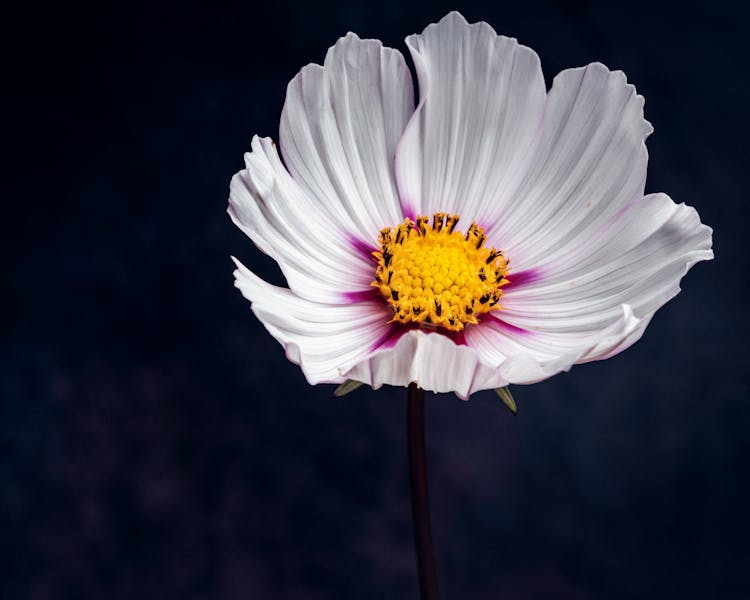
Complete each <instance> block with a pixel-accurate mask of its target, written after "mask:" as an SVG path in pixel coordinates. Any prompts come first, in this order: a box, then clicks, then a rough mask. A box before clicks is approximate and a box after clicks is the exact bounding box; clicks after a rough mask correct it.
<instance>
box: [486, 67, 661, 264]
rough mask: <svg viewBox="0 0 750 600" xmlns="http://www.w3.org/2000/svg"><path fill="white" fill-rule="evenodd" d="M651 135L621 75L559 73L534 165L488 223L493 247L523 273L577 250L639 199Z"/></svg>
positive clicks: (587, 70)
mask: <svg viewBox="0 0 750 600" xmlns="http://www.w3.org/2000/svg"><path fill="white" fill-rule="evenodd" d="M651 131H652V128H651V125H650V124H649V123H648V122H647V121H646V120H644V118H643V98H642V97H641V96H638V95H637V94H636V91H635V88H634V87H633V86H632V85H629V84H628V83H627V80H626V78H625V75H624V74H623V73H622V72H619V71H614V72H612V71H609V70H608V69H607V68H606V67H605V66H604V65H602V64H598V63H594V64H590V65H588V66H587V67H583V68H579V69H570V70H567V71H563V72H562V73H560V74H559V75H558V76H557V77H556V78H555V81H554V84H553V86H552V89H551V90H550V93H549V98H548V101H547V110H546V114H545V121H544V127H543V130H542V133H541V141H540V144H539V146H538V148H537V150H536V154H535V156H534V159H533V162H532V164H531V167H530V169H529V170H528V172H527V173H526V175H525V178H524V181H523V183H522V184H521V186H520V188H519V190H518V191H517V193H516V195H515V197H514V199H513V202H511V203H510V204H508V205H507V206H505V207H503V211H502V213H500V214H499V215H498V218H497V219H496V220H493V223H492V225H491V227H490V232H489V237H490V239H491V241H492V243H493V244H495V245H496V246H497V247H501V248H503V250H505V252H506V255H507V256H509V257H510V259H511V261H512V262H513V264H514V266H515V267H516V268H518V269H522V270H523V269H527V268H530V267H538V266H539V265H540V264H543V263H544V262H545V261H546V260H549V259H550V258H552V257H554V256H555V255H557V254H561V253H564V252H566V251H568V250H569V249H571V248H575V247H577V246H580V244H581V243H582V240H585V239H587V238H588V236H590V235H592V234H593V233H594V232H595V231H597V230H598V229H599V228H600V227H601V226H602V225H603V224H604V223H606V221H607V220H608V219H610V218H611V217H612V216H613V215H614V214H616V213H617V212H618V211H619V210H621V209H622V208H623V207H624V206H625V205H627V204H628V203H629V202H633V201H636V200H638V199H640V198H641V197H642V196H643V187H644V184H645V180H646V164H647V161H648V156H647V152H646V146H645V143H644V140H645V138H646V136H648V135H649V134H650V133H651Z"/></svg>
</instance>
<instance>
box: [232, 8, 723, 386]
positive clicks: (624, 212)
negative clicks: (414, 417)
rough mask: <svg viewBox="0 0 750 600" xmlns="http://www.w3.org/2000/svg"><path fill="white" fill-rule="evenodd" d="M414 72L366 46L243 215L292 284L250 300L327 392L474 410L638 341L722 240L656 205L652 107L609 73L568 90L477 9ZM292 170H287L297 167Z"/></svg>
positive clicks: (302, 118)
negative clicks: (646, 113)
mask: <svg viewBox="0 0 750 600" xmlns="http://www.w3.org/2000/svg"><path fill="white" fill-rule="evenodd" d="M406 42H407V45H408V48H409V51H410V52H411V56H412V58H413V60H414V64H415V67H416V72H417V76H418V83H419V95H420V97H419V103H418V104H417V105H416V107H415V103H414V92H413V86H412V78H411V75H410V72H409V69H408V68H407V66H406V63H405V61H404V58H403V56H402V55H401V54H400V53H399V52H398V51H397V50H393V49H391V48H385V47H383V46H382V44H381V43H380V42H379V41H377V40H362V39H359V38H358V37H357V36H356V35H355V34H353V33H349V34H347V35H346V36H345V37H343V38H341V39H340V40H338V42H337V43H336V45H335V46H333V47H332V48H331V49H330V50H329V51H328V54H327V55H326V58H325V62H324V64H323V66H320V65H316V64H311V65H308V66H306V67H304V68H303V69H302V70H301V71H300V73H299V74H298V75H297V76H296V77H295V78H294V79H293V80H292V81H291V82H290V83H289V86H288V88H287V96H286V103H285V105H284V109H283V111H282V115H281V128H280V147H281V154H282V156H283V160H284V162H283V163H282V160H281V158H280V156H279V152H278V150H277V148H276V146H275V145H274V143H273V142H272V141H271V140H270V139H268V138H258V137H255V138H254V139H253V141H252V152H250V153H248V154H247V155H246V156H245V161H246V168H245V169H244V170H242V171H240V172H239V173H237V174H236V175H235V176H234V178H233V179H232V182H231V193H230V206H229V213H230V215H231V217H232V219H233V221H234V222H235V223H236V224H237V226H238V227H240V228H241V229H242V230H243V231H244V232H245V233H246V234H247V235H248V236H249V237H250V238H251V239H252V240H253V242H254V243H255V244H256V245H257V246H258V248H260V249H261V250H262V251H263V252H265V253H266V254H268V255H270V256H271V257H273V258H274V259H275V260H276V261H277V262H278V263H279V266H280V267H281V270H282V272H283V273H284V275H285V277H286V280H287V282H288V285H289V288H288V289H287V288H282V287H276V286H273V285H270V284H268V283H267V282H265V281H263V280H262V279H260V278H259V277H258V276H256V275H255V274H254V273H253V272H252V271H251V270H249V269H247V268H246V267H245V266H243V265H242V264H241V263H240V262H239V261H236V259H235V262H236V263H237V270H236V271H235V277H236V285H237V287H238V288H239V289H240V290H241V292H242V294H243V295H244V296H245V297H246V298H247V299H248V300H250V302H251V303H252V310H253V312H254V313H255V315H256V316H257V317H258V318H259V319H260V321H261V322H262V323H263V325H264V326H265V327H266V329H267V330H268V331H269V333H271V335H272V336H273V337H275V338H276V339H277V340H278V341H279V342H280V343H281V344H282V345H283V346H284V348H285V349H286V355H287V357H288V358H289V359H290V360H291V361H293V362H294V363H297V364H299V365H300V366H301V368H302V370H303V372H304V374H305V376H306V377H307V379H308V381H309V382H310V383H311V384H317V383H341V382H344V381H346V380H354V381H359V382H364V383H367V384H369V385H371V386H372V387H373V388H378V387H380V386H381V385H383V384H390V385H399V386H405V385H408V384H409V383H410V382H412V381H414V382H417V384H418V385H419V386H420V387H421V388H423V389H426V390H432V391H435V392H449V391H453V392H455V393H456V394H458V395H459V396H460V397H462V398H468V396H469V395H470V394H471V393H472V392H475V391H477V390H482V389H489V388H498V387H502V386H505V385H508V384H510V383H522V384H525V383H534V382H537V381H540V380H543V379H545V378H547V377H550V376H552V375H554V374H556V373H559V372H561V371H565V370H568V369H569V368H570V367H571V366H572V365H574V364H577V363H584V362H588V361H593V360H600V359H604V358H608V357H610V356H613V355H615V354H617V353H619V352H621V351H622V350H624V349H625V348H627V347H629V346H630V345H631V344H633V343H634V342H635V341H637V340H638V339H639V338H640V337H641V335H642V334H643V331H644V329H645V328H646V326H647V325H648V323H649V321H650V320H651V317H652V316H653V314H654V312H655V311H656V310H657V309H658V308H660V307H661V306H662V305H663V304H664V303H666V302H667V301H668V300H669V299H671V298H672V297H674V296H675V295H676V294H677V293H678V292H679V291H680V288H679V282H680V279H681V278H682V277H683V276H684V275H685V273H686V272H687V271H688V269H689V268H690V267H691V266H692V265H694V264H695V263H696V262H698V261H701V260H710V259H711V258H713V253H712V250H711V235H712V232H711V229H710V228H709V227H706V226H705V225H703V224H702V223H701V222H700V218H699V216H698V214H697V212H696V211H695V209H693V208H691V207H689V206H686V205H684V204H679V205H678V204H675V203H674V202H673V201H672V200H671V199H670V198H669V197H668V196H667V195H666V194H663V193H656V194H647V195H644V187H645V181H646V165H647V160H648V157H647V152H646V146H645V139H646V137H647V136H648V135H649V134H650V133H651V132H652V127H651V125H650V124H649V123H648V122H647V121H646V120H644V118H643V98H642V97H641V96H639V95H637V94H636V91H635V88H634V87H633V86H632V85H630V84H628V83H627V80H626V78H625V75H624V74H623V73H622V72H620V71H610V70H609V69H607V67H605V66H604V65H602V64H600V63H592V64H590V65H588V66H586V67H582V68H576V69H568V70H565V71H563V72H561V73H560V74H559V75H557V77H555V80H554V83H553V85H552V87H551V89H550V90H549V92H547V90H546V88H545V84H544V78H543V76H542V71H541V67H540V62H539V58H538V56H537V55H536V53H535V52H534V51H533V50H531V49H530V48H527V47H525V46H522V45H520V44H518V43H517V42H516V40H515V39H512V38H507V37H503V36H498V35H497V34H496V33H495V31H494V30H493V29H492V28H491V27H490V26H489V25H488V24H487V23H474V24H468V23H467V22H466V21H465V20H464V18H463V17H462V16H461V15H460V14H458V13H456V12H453V13H450V14H449V15H447V16H446V17H444V18H443V19H442V20H441V21H440V22H439V23H437V24H432V25H430V26H428V27H427V28H426V29H425V30H424V32H423V33H422V34H421V35H412V36H409V37H408V38H407V40H406ZM285 165H286V167H285Z"/></svg>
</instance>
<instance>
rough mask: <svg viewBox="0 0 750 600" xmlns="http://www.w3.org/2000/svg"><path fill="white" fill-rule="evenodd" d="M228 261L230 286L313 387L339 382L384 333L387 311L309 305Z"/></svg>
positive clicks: (377, 306) (371, 305) (366, 305)
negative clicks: (232, 267)
mask: <svg viewBox="0 0 750 600" xmlns="http://www.w3.org/2000/svg"><path fill="white" fill-rule="evenodd" d="M233 260H234V261H235V263H236V264H237V270H236V271H235V272H234V275H235V285H236V286H237V287H238V288H239V289H240V291H241V292H242V295H243V296H244V297H245V298H247V299H248V300H250V302H251V303H252V310H253V312H254V313H255V315H256V316H257V317H258V319H260V321H261V322H262V323H263V325H264V326H265V327H266V329H267V330H268V332H269V333H270V334H271V335H272V336H273V337H274V338H276V340H277V341H278V342H279V343H280V344H282V346H284V349H285V350H286V354H287V357H288V358H289V360H291V361H292V362H294V363H296V364H299V365H300V366H301V368H302V372H303V373H304V374H305V377H306V378H307V380H308V381H309V382H310V383H311V384H313V385H315V384H317V383H341V382H342V381H344V380H345V379H346V377H344V376H343V375H342V373H343V371H344V370H346V369H349V368H350V367H351V365H353V364H355V363H357V362H358V361H360V360H362V358H364V357H365V356H367V355H369V354H370V352H371V351H372V348H373V347H375V346H376V345H377V343H378V340H380V339H382V338H383V336H384V335H386V333H387V330H388V328H389V325H388V323H387V322H388V319H389V318H390V311H389V310H388V309H387V307H386V306H385V305H383V304H381V303H377V302H358V303H352V304H349V305H331V304H321V303H317V302H311V301H310V300H305V299H303V298H300V297H299V296H297V295H295V294H294V293H293V292H291V291H290V290H288V289H285V288H280V287H276V286H273V285H270V284H268V283H266V282H265V281H263V280H262V279H260V278H259V277H257V276H256V275H255V274H254V273H252V272H251V271H250V270H249V269H247V268H246V267H245V266H243V265H242V264H241V263H240V262H239V261H238V260H236V259H233Z"/></svg>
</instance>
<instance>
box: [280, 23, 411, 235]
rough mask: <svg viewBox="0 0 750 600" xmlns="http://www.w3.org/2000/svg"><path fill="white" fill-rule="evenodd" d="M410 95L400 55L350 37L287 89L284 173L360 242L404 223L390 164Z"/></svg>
mask: <svg viewBox="0 0 750 600" xmlns="http://www.w3.org/2000/svg"><path fill="white" fill-rule="evenodd" d="M413 94H414V92H413V86H412V81H411V75H410V73H409V69H408V68H407V67H406V63H405V61H404V58H403V56H402V55H401V53H400V52H398V51H397V50H393V49H391V48H384V47H383V46H382V45H381V43H380V42H379V41H377V40H360V39H359V38H358V37H357V36H356V35H354V34H353V33H349V34H348V35H347V36H346V37H344V38H341V39H340V40H339V41H338V42H337V43H336V45H335V46H334V47H333V48H331V49H330V50H329V51H328V54H327V55H326V59H325V64H324V66H322V67H321V66H319V65H308V66H307V67H305V68H304V69H302V71H300V73H299V74H298V75H297V76H296V77H295V78H294V79H293V80H292V81H291V82H290V83H289V86H288V88H287V98H286V103H285V104H284V110H283V112H282V115H281V130H280V139H281V148H282V154H283V156H284V160H285V162H286V164H287V165H288V167H289V171H290V172H291V173H292V175H293V176H294V178H295V179H296V180H297V181H298V182H299V183H300V185H302V186H303V187H304V188H305V189H306V190H307V192H308V193H309V195H310V197H311V198H313V199H314V200H315V202H316V204H317V206H318V209H319V210H320V211H322V212H326V213H328V215H329V216H330V218H331V219H332V220H335V221H337V222H339V223H341V224H342V226H343V227H344V229H346V230H348V231H349V232H350V233H352V234H353V235H355V236H357V237H359V238H360V239H362V240H365V241H371V242H372V243H374V242H375V241H376V240H377V235H378V232H379V231H380V230H381V229H382V228H383V227H386V226H391V225H394V224H396V223H400V222H401V221H402V220H403V211H402V210H401V205H400V202H399V199H398V193H397V190H396V184H395V177H394V167H393V163H394V157H395V152H396V144H397V142H398V140H399V138H400V137H401V135H402V133H403V131H404V128H405V126H406V123H407V121H408V119H409V117H410V116H411V114H412V112H413V111H414V96H413Z"/></svg>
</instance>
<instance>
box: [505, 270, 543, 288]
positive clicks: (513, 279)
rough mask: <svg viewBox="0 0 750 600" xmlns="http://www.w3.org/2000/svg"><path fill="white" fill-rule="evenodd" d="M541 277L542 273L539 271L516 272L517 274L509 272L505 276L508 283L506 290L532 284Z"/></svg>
mask: <svg viewBox="0 0 750 600" xmlns="http://www.w3.org/2000/svg"><path fill="white" fill-rule="evenodd" d="M542 275H543V272H542V270H541V269H526V270H525V271H518V272H517V273H514V272H513V271H511V272H510V273H508V274H507V275H506V276H505V278H506V279H507V280H508V281H510V283H509V284H508V285H507V287H506V289H510V288H511V287H519V286H522V285H527V284H529V283H534V282H535V281H538V280H539V279H541V278H542Z"/></svg>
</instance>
